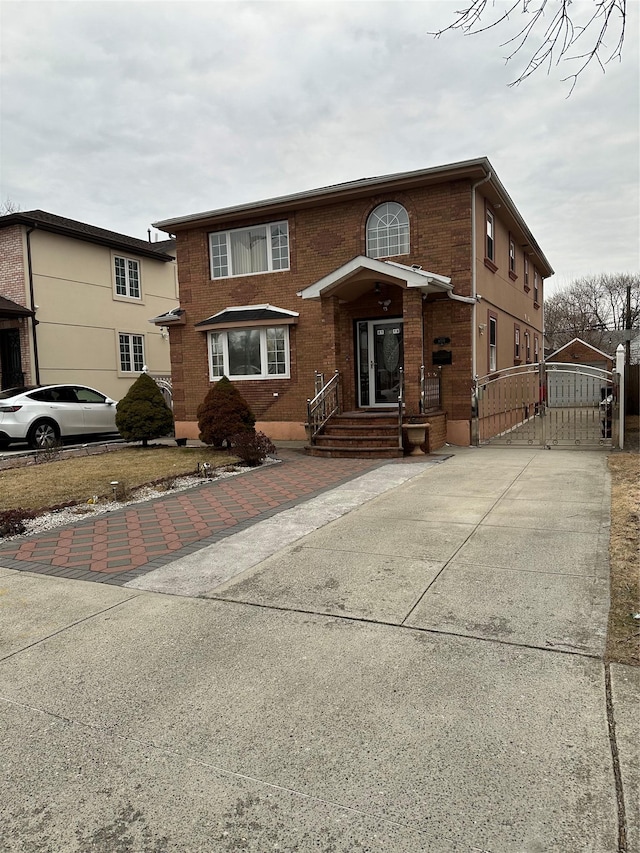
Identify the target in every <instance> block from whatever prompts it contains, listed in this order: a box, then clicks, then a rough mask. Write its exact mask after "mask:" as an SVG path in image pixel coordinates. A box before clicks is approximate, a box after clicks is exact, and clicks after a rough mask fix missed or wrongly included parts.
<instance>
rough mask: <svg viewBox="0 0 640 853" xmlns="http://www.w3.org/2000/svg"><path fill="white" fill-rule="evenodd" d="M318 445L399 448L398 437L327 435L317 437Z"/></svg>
mask: <svg viewBox="0 0 640 853" xmlns="http://www.w3.org/2000/svg"><path fill="white" fill-rule="evenodd" d="M316 444H320V445H327V444H332V445H334V446H335V447H363V446H364V447H397V446H398V436H397V434H396V435H362V434H358V435H334V434H331V435H326V434H325V433H322V434H321V435H317V436H316Z"/></svg>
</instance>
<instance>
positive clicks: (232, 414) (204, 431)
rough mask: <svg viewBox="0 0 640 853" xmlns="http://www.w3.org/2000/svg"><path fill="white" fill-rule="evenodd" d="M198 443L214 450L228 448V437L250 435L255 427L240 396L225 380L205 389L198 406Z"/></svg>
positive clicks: (246, 404)
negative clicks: (248, 433)
mask: <svg viewBox="0 0 640 853" xmlns="http://www.w3.org/2000/svg"><path fill="white" fill-rule="evenodd" d="M197 415H198V427H199V429H200V441H204V443H205V444H212V445H213V446H214V447H223V446H224V444H225V442H226V446H227V447H230V446H231V437H232V436H235V435H237V434H238V433H242V432H252V431H253V428H254V426H255V423H256V419H255V417H254V414H253V412H252V411H251V409H250V408H249V404H248V403H247V401H246V400H245V399H244V397H243V396H242V394H241V393H240V392H239V391H238V389H237V388H236V387H235V385H233V384H232V383H231V382H229V380H228V379H227V377H226V376H222V377H221V378H220V379H219V380H218V381H217V382H216V383H215V385H214V386H213V387H212V388H210V389H209V391H208V392H207V396H206V397H205V398H204V400H203V402H202V403H200V405H199V406H198V411H197Z"/></svg>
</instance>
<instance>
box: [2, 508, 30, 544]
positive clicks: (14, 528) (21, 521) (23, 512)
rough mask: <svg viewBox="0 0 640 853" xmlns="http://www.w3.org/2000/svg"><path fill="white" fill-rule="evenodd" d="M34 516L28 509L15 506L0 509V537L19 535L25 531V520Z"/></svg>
mask: <svg viewBox="0 0 640 853" xmlns="http://www.w3.org/2000/svg"><path fill="white" fill-rule="evenodd" d="M33 517H34V513H33V512H32V511H31V510H30V509H23V508H22V507H17V508H16V509H5V510H2V511H0V537H1V536H19V535H20V534H21V533H24V532H25V531H26V529H27V528H26V525H25V521H28V520H29V519H31V518H33Z"/></svg>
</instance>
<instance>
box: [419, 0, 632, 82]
mask: <svg viewBox="0 0 640 853" xmlns="http://www.w3.org/2000/svg"><path fill="white" fill-rule="evenodd" d="M626 13H627V0H581V2H579V3H574V2H572V0H505V2H499V3H496V2H495V0H473V2H471V3H469V4H468V5H467V6H465V7H464V8H462V9H460V10H458V11H457V12H456V13H455V15H456V18H455V20H453V21H452V22H451V23H450V24H448V25H447V26H446V27H444V28H443V29H441V30H438V31H437V32H434V33H431V35H434V36H436V37H440V36H442V35H443V34H444V33H446V32H449V31H454V30H459V31H460V32H462V33H464V34H465V35H473V34H477V33H484V32H487V31H488V30H492V29H494V28H496V27H499V28H500V29H501V30H506V29H509V26H510V28H511V33H510V35H509V37H508V38H507V39H506V40H505V41H504V42H502V44H501V47H504V48H506V49H507V54H506V56H505V61H506V62H510V61H511V60H513V59H515V58H516V57H518V58H520V56H521V55H522V54H523V53H524V54H525V56H526V55H527V54H528V57H529V58H528V60H527V63H526V65H525V67H524V69H523V70H522V71H521V72H520V73H519V74H518V76H517V77H516V79H515V80H513V81H512V82H511V83H510V84H509V85H510V86H517V85H518V84H519V83H522V82H523V81H524V80H526V79H527V78H528V77H530V76H531V75H532V74H533V73H534V72H535V71H537V70H538V69H539V68H540V67H546V68H547V73H548V72H549V71H550V70H551V67H552V66H553V65H558V64H559V63H560V62H561V61H570V62H573V66H572V67H573V68H574V69H575V70H574V71H573V73H571V74H568V75H567V77H565V78H563V79H564V80H565V81H566V80H569V81H571V88H570V91H569V94H571V92H572V91H573V88H574V86H575V85H576V82H577V80H578V76H579V75H580V74H581V73H582V72H583V71H584V70H585V68H586V67H587V66H588V65H590V64H591V63H595V64H597V65H599V66H600V68H601V69H602V70H603V71H604V70H605V65H606V64H607V63H609V62H611V61H612V60H614V59H620V58H621V55H622V45H623V42H624V34H625V23H626ZM487 19H488V20H487ZM485 21H486V23H485ZM607 37H609V38H611V37H612V40H610V41H609V42H607V40H606V39H607Z"/></svg>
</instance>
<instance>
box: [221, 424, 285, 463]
mask: <svg viewBox="0 0 640 853" xmlns="http://www.w3.org/2000/svg"><path fill="white" fill-rule="evenodd" d="M231 446H232V447H233V452H234V453H235V455H236V456H237V457H238V458H239V459H240V460H241V461H242V462H244V464H245V465H248V466H249V467H250V468H253V467H255V466H256V465H261V464H262V463H263V462H264V460H265V459H266V458H267V456H270V455H273V454H275V453H276V446H275V444H274V443H273V442H272V441H271V439H270V438H268V436H266V435H265V434H264V433H263V432H256V431H255V430H253V431H252V432H239V433H236V435H234V436H232V437H231Z"/></svg>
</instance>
